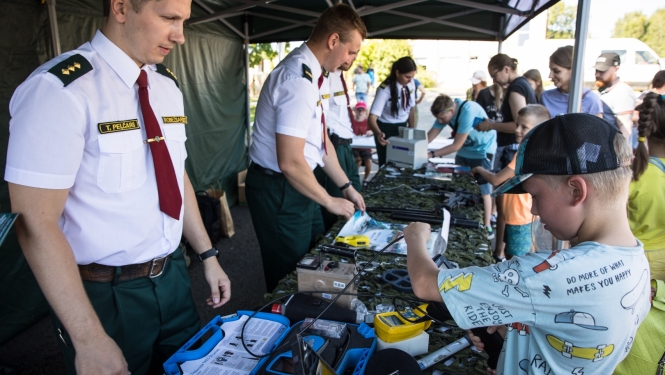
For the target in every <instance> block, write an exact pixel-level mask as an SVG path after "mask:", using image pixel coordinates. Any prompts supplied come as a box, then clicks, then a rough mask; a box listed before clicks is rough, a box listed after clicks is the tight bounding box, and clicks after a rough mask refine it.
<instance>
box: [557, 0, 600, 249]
mask: <svg viewBox="0 0 665 375" xmlns="http://www.w3.org/2000/svg"><path fill="white" fill-rule="evenodd" d="M590 7H591V0H578V2H577V21H576V22H575V46H574V47H573V66H572V72H571V76H570V86H569V87H570V93H569V95H568V113H579V112H582V89H583V88H584V49H585V47H586V38H587V33H588V31H589V8H590ZM554 247H555V248H556V249H557V250H559V249H566V248H568V245H567V241H561V240H559V239H556V241H555V246H554Z"/></svg>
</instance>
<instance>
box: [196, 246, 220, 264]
mask: <svg viewBox="0 0 665 375" xmlns="http://www.w3.org/2000/svg"><path fill="white" fill-rule="evenodd" d="M217 255H219V250H217V248H216V247H214V246H213V247H212V249H210V250H206V251H204V252H202V253H201V254H199V260H200V261H201V262H203V261H204V260H206V259H208V258H210V257H216V256H217Z"/></svg>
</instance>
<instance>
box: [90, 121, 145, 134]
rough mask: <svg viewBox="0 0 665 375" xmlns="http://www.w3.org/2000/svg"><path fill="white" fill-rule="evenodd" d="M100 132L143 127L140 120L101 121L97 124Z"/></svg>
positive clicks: (115, 131) (114, 131)
mask: <svg viewBox="0 0 665 375" xmlns="http://www.w3.org/2000/svg"><path fill="white" fill-rule="evenodd" d="M97 129H99V133H100V134H107V133H117V132H124V131H127V130H135V129H141V127H140V126H139V120H136V119H134V120H122V121H111V122H100V123H99V124H97Z"/></svg>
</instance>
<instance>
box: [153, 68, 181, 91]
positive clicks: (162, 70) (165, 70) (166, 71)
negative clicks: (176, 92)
mask: <svg viewBox="0 0 665 375" xmlns="http://www.w3.org/2000/svg"><path fill="white" fill-rule="evenodd" d="M155 67H156V68H157V73H159V74H161V75H163V76H164V77H166V78H170V79H172V80H173V82H174V83H175V85H176V87H177V88H180V84H179V83H178V77H176V76H175V74H173V72H172V71H171V70H170V69H169V68H167V67H165V66H164V65H162V64H157V65H155Z"/></svg>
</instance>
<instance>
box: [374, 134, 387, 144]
mask: <svg viewBox="0 0 665 375" xmlns="http://www.w3.org/2000/svg"><path fill="white" fill-rule="evenodd" d="M376 140H377V141H378V142H379V144H380V145H381V146H385V145H387V144H388V143H390V142H388V140H387V139H386V133H384V132H381V133H379V134H378V135H377V136H376Z"/></svg>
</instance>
